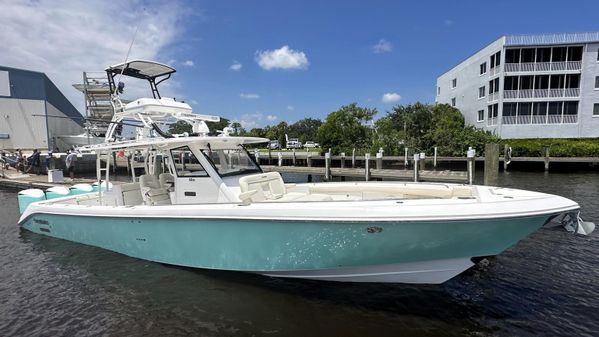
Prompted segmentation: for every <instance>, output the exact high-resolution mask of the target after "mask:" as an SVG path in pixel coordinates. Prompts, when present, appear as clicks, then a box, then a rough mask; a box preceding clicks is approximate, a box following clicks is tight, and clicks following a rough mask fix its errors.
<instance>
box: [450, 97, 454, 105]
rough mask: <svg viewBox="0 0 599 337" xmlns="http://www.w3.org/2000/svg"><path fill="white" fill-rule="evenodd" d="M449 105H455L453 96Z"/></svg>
mask: <svg viewBox="0 0 599 337" xmlns="http://www.w3.org/2000/svg"><path fill="white" fill-rule="evenodd" d="M451 106H455V97H454V98H452V99H451Z"/></svg>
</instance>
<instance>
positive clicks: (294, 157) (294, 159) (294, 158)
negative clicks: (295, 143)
mask: <svg viewBox="0 0 599 337" xmlns="http://www.w3.org/2000/svg"><path fill="white" fill-rule="evenodd" d="M296 161H297V157H296V156H295V149H293V164H292V165H293V166H295V163H296Z"/></svg>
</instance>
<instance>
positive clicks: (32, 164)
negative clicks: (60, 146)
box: [27, 149, 42, 174]
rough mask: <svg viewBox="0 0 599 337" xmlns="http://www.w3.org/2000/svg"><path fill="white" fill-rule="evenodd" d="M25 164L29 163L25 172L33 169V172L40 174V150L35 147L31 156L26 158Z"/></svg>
mask: <svg viewBox="0 0 599 337" xmlns="http://www.w3.org/2000/svg"><path fill="white" fill-rule="evenodd" d="M27 164H28V165H29V168H28V169H27V173H31V172H32V171H33V172H34V173H35V174H40V171H41V164H42V163H41V160H40V152H39V151H38V150H37V149H34V150H33V153H32V154H31V156H29V158H27Z"/></svg>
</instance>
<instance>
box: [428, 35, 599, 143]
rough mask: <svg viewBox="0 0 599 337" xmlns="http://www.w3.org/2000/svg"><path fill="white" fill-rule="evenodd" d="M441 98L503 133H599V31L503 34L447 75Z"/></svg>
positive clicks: (479, 123)
mask: <svg viewBox="0 0 599 337" xmlns="http://www.w3.org/2000/svg"><path fill="white" fill-rule="evenodd" d="M436 102H438V103H447V104H450V105H452V106H454V107H456V108H458V109H459V110H460V111H461V112H462V114H463V115H464V118H465V121H466V123H467V124H469V125H474V126H476V127H478V128H482V129H485V130H489V131H492V132H494V133H495V134H497V135H499V136H500V137H502V138H508V139H509V138H577V137H599V32H593V33H571V34H544V35H514V36H502V37H500V38H499V39H497V40H496V41H494V42H492V43H491V44H489V45H488V46H486V47H484V48H483V49H481V50H479V51H478V52H476V53H475V54H474V55H472V56H470V57H469V58H468V59H466V60H464V61H463V62H461V63H460V64H458V65H456V66H455V67H453V68H452V69H450V70H449V71H447V72H446V73H444V74H443V75H441V76H439V77H438V78H437V88H436Z"/></svg>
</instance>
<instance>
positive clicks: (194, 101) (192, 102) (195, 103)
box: [189, 99, 198, 105]
mask: <svg viewBox="0 0 599 337" xmlns="http://www.w3.org/2000/svg"><path fill="white" fill-rule="evenodd" d="M189 103H191V104H192V105H198V101H196V100H195V99H192V100H191V101H189Z"/></svg>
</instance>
